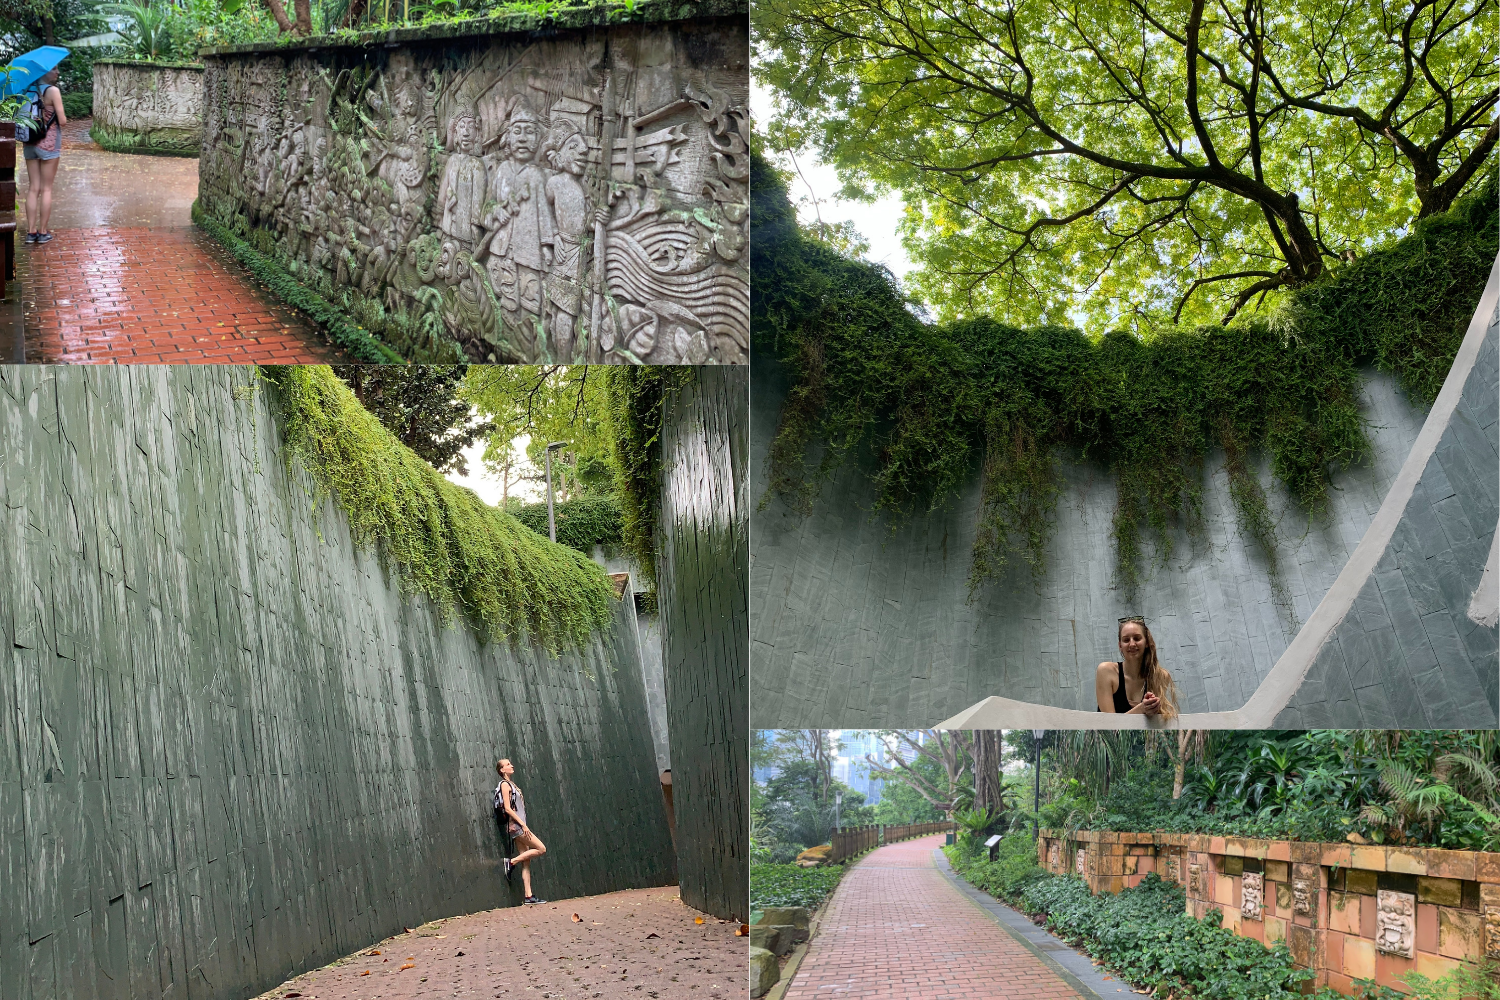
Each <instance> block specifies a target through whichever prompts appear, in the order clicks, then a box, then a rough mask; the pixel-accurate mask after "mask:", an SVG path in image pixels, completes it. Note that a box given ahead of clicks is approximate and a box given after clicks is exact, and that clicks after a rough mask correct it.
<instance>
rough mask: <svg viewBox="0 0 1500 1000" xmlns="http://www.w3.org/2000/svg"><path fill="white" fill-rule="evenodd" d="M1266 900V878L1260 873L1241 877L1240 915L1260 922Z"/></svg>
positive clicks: (1247, 873) (1249, 873) (1246, 874)
mask: <svg viewBox="0 0 1500 1000" xmlns="http://www.w3.org/2000/svg"><path fill="white" fill-rule="evenodd" d="M1265 898H1266V884H1265V877H1264V876H1263V875H1262V874H1261V873H1260V872H1245V874H1244V875H1242V876H1241V877H1240V913H1242V914H1244V916H1245V918H1246V919H1248V920H1259V919H1260V911H1261V910H1262V909H1264V908H1265V905H1266V903H1265Z"/></svg>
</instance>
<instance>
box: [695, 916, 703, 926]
mask: <svg viewBox="0 0 1500 1000" xmlns="http://www.w3.org/2000/svg"><path fill="white" fill-rule="evenodd" d="M693 923H695V924H701V923H703V918H702V917H694V918H693Z"/></svg>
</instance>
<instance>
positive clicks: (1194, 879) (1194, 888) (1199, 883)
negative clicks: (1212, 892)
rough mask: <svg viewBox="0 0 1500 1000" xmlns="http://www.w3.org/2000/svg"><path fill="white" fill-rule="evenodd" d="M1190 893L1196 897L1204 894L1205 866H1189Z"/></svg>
mask: <svg viewBox="0 0 1500 1000" xmlns="http://www.w3.org/2000/svg"><path fill="white" fill-rule="evenodd" d="M1188 892H1190V893H1192V894H1193V895H1194V896H1199V895H1202V893H1203V866H1202V865H1188Z"/></svg>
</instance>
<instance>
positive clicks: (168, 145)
mask: <svg viewBox="0 0 1500 1000" xmlns="http://www.w3.org/2000/svg"><path fill="white" fill-rule="evenodd" d="M89 138H91V139H93V140H94V141H95V142H97V143H98V144H99V146H100V147H101V148H102V149H106V150H108V151H109V152H111V153H136V154H139V155H142V156H188V157H192V158H193V159H195V160H196V159H197V158H198V136H197V135H196V134H194V133H193V132H190V131H188V130H187V129H158V130H156V131H154V132H135V131H132V130H130V129H123V128H110V127H109V126H108V125H104V124H102V123H100V122H97V121H96V122H95V123H94V124H93V125H92V126H90V127H89Z"/></svg>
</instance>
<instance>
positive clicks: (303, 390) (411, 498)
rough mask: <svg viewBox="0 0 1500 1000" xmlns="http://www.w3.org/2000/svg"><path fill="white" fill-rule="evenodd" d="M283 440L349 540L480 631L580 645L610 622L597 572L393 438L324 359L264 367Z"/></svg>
mask: <svg viewBox="0 0 1500 1000" xmlns="http://www.w3.org/2000/svg"><path fill="white" fill-rule="evenodd" d="M261 371H262V373H263V377H264V379H265V381H266V382H268V383H269V384H270V385H271V387H272V393H273V396H274V402H275V404H276V407H277V410H278V412H279V414H280V417H281V424H282V431H283V434H284V437H285V442H286V456H287V463H288V466H289V467H290V466H291V465H292V464H300V465H301V466H302V467H303V468H305V469H306V470H307V471H308V473H309V474H310V475H311V476H312V478H313V481H314V482H315V483H316V484H317V487H318V490H319V498H321V496H331V497H332V498H333V500H334V502H335V503H337V504H338V505H339V507H340V508H341V509H342V510H343V511H344V513H345V514H346V515H347V516H348V518H349V527H350V530H351V532H352V533H353V536H354V540H355V542H356V543H358V544H360V545H373V546H374V547H375V549H376V551H377V552H378V553H379V555H380V558H381V560H382V562H384V563H387V564H394V566H395V567H396V568H397V570H398V575H399V577H400V580H401V587H402V589H403V590H404V591H406V592H408V593H417V594H422V595H425V596H426V597H427V598H428V599H430V600H431V601H432V602H433V604H434V605H435V606H436V607H437V609H438V611H439V613H440V614H441V616H442V617H443V620H444V621H445V622H446V621H450V620H452V619H454V618H456V617H462V618H464V619H465V620H466V621H467V622H468V623H469V625H471V626H472V627H473V628H474V629H475V631H476V632H477V633H479V635H480V636H481V637H482V638H483V639H485V640H487V641H493V640H502V639H513V640H520V641H526V642H532V643H536V644H539V645H541V646H543V647H545V648H546V649H547V650H549V651H551V652H553V653H556V652H557V651H559V650H561V649H563V648H568V647H574V648H576V647H581V646H583V645H584V644H585V643H586V642H587V641H588V640H589V639H590V637H591V636H592V635H593V634H594V633H595V632H597V631H599V630H601V629H604V628H606V627H607V626H608V625H609V623H610V620H611V602H612V601H613V600H614V595H613V592H612V590H611V588H610V585H609V579H608V577H607V576H605V574H604V571H603V570H602V569H601V568H599V567H598V566H597V565H595V564H594V563H593V562H591V561H590V560H589V559H588V558H587V557H585V556H584V555H582V554H581V553H579V552H576V551H574V550H573V549H570V548H568V547H566V546H563V545H554V544H553V543H551V542H549V541H547V539H546V538H545V537H538V536H537V534H536V533H535V532H533V531H531V530H530V529H528V528H526V527H525V526H523V525H522V524H521V522H519V521H518V520H516V519H515V518H514V517H512V516H511V515H509V514H507V513H505V512H504V511H501V510H499V509H497V508H494V507H490V506H488V505H486V504H485V503H484V502H483V501H481V500H480V499H479V498H478V497H476V496H475V495H474V494H473V493H472V492H470V491H469V490H466V489H463V488H462V487H459V486H455V485H454V484H453V483H450V482H449V481H448V480H447V479H444V478H443V477H442V476H441V475H439V474H438V473H437V472H436V471H434V470H433V468H432V466H430V465H428V464H427V463H426V462H424V461H423V460H422V459H421V458H419V457H417V455H416V453H415V452H413V451H412V450H411V449H410V448H407V447H406V446H405V445H403V444H401V443H400V442H398V441H397V440H396V439H395V437H393V436H392V435H391V433H390V431H388V430H387V429H386V428H385V426H384V425H382V424H381V423H380V421H379V420H378V419H376V418H375V417H374V416H373V415H371V414H370V413H369V411H367V410H366V409H365V408H364V407H363V406H361V405H360V403H359V401H358V400H357V399H355V397H354V394H353V393H352V392H350V391H349V388H348V387H347V386H346V385H345V384H344V383H343V381H342V380H340V379H339V378H338V377H337V376H336V375H334V374H333V371H332V369H330V368H328V367H327V366H325V365H291V366H284V367H282V366H276V367H272V366H267V367H264V368H262V369H261Z"/></svg>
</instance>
